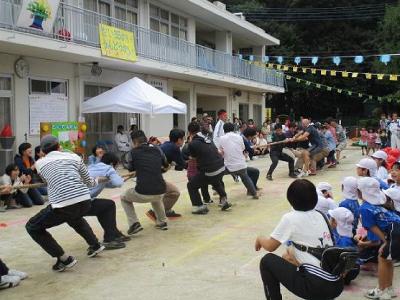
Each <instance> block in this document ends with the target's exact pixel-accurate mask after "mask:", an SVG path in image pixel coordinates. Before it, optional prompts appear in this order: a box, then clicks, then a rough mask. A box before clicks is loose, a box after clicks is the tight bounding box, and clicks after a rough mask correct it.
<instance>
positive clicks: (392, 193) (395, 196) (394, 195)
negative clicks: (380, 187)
mask: <svg viewBox="0 0 400 300" xmlns="http://www.w3.org/2000/svg"><path fill="white" fill-rule="evenodd" d="M383 193H384V194H385V195H386V196H388V197H389V198H390V199H392V200H393V201H395V202H400V189H398V188H390V189H387V190H384V191H383Z"/></svg>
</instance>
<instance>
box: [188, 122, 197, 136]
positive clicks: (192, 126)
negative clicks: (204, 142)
mask: <svg viewBox="0 0 400 300" xmlns="http://www.w3.org/2000/svg"><path fill="white" fill-rule="evenodd" d="M188 131H189V133H191V134H196V133H198V132H200V124H199V123H198V122H190V123H189V125H188Z"/></svg>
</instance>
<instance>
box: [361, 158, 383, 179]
mask: <svg viewBox="0 0 400 300" xmlns="http://www.w3.org/2000/svg"><path fill="white" fill-rule="evenodd" d="M356 166H357V167H359V168H362V169H367V170H369V175H370V176H371V177H373V176H375V175H376V172H377V171H378V165H377V164H376V161H374V160H373V159H372V158H369V157H368V158H363V159H361V160H360V161H359V162H358V164H356Z"/></svg>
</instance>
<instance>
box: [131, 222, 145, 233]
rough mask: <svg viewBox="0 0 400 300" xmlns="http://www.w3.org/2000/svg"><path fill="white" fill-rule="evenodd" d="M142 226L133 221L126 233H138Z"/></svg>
mask: <svg viewBox="0 0 400 300" xmlns="http://www.w3.org/2000/svg"><path fill="white" fill-rule="evenodd" d="M142 230H143V227H142V225H140V223H139V222H136V223H133V224H132V226H131V227H129V229H128V235H133V234H136V233H138V232H139V231H142Z"/></svg>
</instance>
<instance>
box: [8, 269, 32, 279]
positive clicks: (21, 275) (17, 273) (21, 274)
mask: <svg viewBox="0 0 400 300" xmlns="http://www.w3.org/2000/svg"><path fill="white" fill-rule="evenodd" d="M8 275H10V276H17V277H19V278H20V279H21V280H24V279H26V278H28V274H26V273H25V272H21V271H17V270H14V269H10V270H8Z"/></svg>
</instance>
